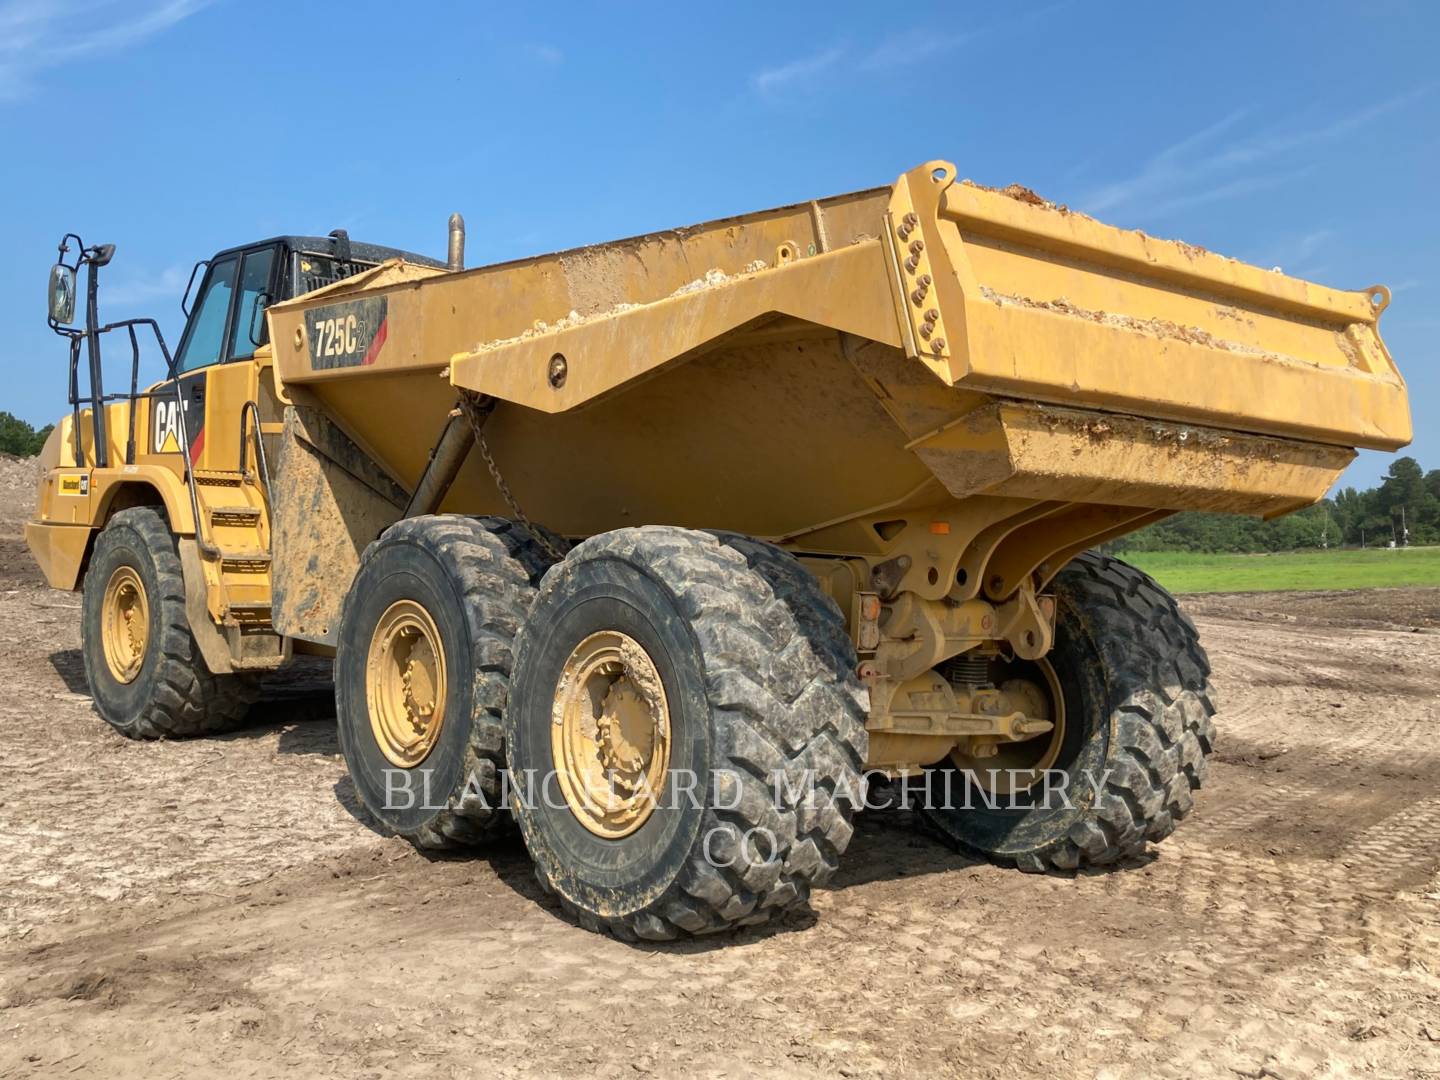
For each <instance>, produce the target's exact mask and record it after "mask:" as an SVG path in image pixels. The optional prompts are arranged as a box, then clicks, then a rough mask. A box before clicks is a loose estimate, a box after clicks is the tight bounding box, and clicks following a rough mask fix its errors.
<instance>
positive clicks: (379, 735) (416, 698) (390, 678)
mask: <svg viewBox="0 0 1440 1080" xmlns="http://www.w3.org/2000/svg"><path fill="white" fill-rule="evenodd" d="M365 683H366V687H365V689H366V699H367V702H366V703H367V705H368V706H369V710H370V729H371V731H372V732H373V734H374V736H375V742H376V745H377V746H379V748H380V752H381V753H382V754H384V755H385V757H386V759H387V760H389V761H390V762H391V763H392V764H395V765H398V766H400V767H401V768H404V769H412V768H414V767H415V766H416V765H419V764H420V763H421V762H422V761H424V760H425V759H426V758H427V757H429V756H430V752H431V751H432V750H433V749H434V748H435V744H436V743H437V742H438V741H439V739H440V731H441V729H442V728H443V727H444V724H445V694H446V688H447V679H446V671H445V651H444V649H443V648H442V647H441V645H440V631H439V629H438V628H437V627H436V626H435V620H434V619H432V618H431V617H430V613H429V612H428V611H426V610H425V609H424V608H423V607H422V606H421V605H420V604H418V603H416V602H415V601H413V600H397V601H396V602H395V603H393V604H391V605H390V606H389V607H388V608H386V609H385V614H383V615H382V616H380V621H379V622H378V623H377V624H376V626H375V633H374V634H373V635H372V637H371V639H370V650H369V653H368V655H367V661H366V679H365Z"/></svg>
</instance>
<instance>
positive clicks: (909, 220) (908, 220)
mask: <svg viewBox="0 0 1440 1080" xmlns="http://www.w3.org/2000/svg"><path fill="white" fill-rule="evenodd" d="M901 220H903V221H904V222H905V224H906V225H909V226H910V227H911V228H912V229H913V228H914V227H915V226H916V225H918V224H919V223H920V219H919V218H918V217H916V216H915V212H914V211H913V210H912V211H911V212H910V213H908V214H906V215H905V217H904V218H902V219H901Z"/></svg>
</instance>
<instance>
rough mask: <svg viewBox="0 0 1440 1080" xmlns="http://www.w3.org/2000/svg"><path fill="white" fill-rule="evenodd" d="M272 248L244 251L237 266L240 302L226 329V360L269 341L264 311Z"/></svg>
mask: <svg viewBox="0 0 1440 1080" xmlns="http://www.w3.org/2000/svg"><path fill="white" fill-rule="evenodd" d="M274 265H275V249H274V248H264V249H262V250H260V251H251V252H247V253H246V255H245V261H244V263H243V264H242V265H241V267H240V303H239V306H238V307H236V309H235V325H234V327H233V328H232V329H231V331H230V359H235V358H237V357H242V356H253V355H254V354H255V349H256V347H257V346H260V345H264V344H265V342H266V341H268V340H269V336H268V335H269V332H270V331H269V328H268V327H267V326H266V323H265V314H264V310H265V308H266V306H267V305H269V303H270V301H271V296H270V272H271V270H272V268H273V267H274Z"/></svg>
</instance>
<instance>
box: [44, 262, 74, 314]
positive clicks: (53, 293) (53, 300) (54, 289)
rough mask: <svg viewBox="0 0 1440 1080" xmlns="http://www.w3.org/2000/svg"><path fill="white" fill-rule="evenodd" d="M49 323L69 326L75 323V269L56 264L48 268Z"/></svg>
mask: <svg viewBox="0 0 1440 1080" xmlns="http://www.w3.org/2000/svg"><path fill="white" fill-rule="evenodd" d="M50 321H51V322H53V323H55V324H56V325H58V326H69V325H70V324H71V323H73V322H74V321H75V269H74V267H70V266H64V265H62V264H61V263H56V264H55V265H54V266H52V267H51V268H50Z"/></svg>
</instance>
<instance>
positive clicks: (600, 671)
mask: <svg viewBox="0 0 1440 1080" xmlns="http://www.w3.org/2000/svg"><path fill="white" fill-rule="evenodd" d="M551 716H552V720H553V723H552V725H551V752H552V755H553V759H554V765H555V772H556V775H557V777H558V780H559V784H560V790H561V791H562V792H563V793H564V796H565V801H566V803H567V804H568V805H569V807H570V810H571V811H572V812H573V813H574V814H575V817H576V819H577V820H579V822H580V823H581V824H582V825H583V826H585V828H586V829H588V830H590V831H591V832H592V833H595V834H596V835H597V836H603V837H605V838H607V839H612V840H616V839H619V838H621V837H623V836H629V835H630V834H631V833H633V832H634V831H635V830H636V829H638V828H640V826H642V825H643V824H645V822H646V821H647V820H648V819H649V817H650V815H651V814H652V813H653V812H654V809H655V803H656V799H657V797H658V795H659V792H660V787H661V784H662V782H663V780H664V777H665V773H666V770H667V769H668V768H669V765H670V709H669V704H668V702H667V700H666V697H665V688H664V686H663V685H662V684H661V681H660V673H659V671H658V670H657V669H656V667H655V662H654V661H653V660H651V659H650V656H649V654H648V653H646V652H645V650H644V648H642V647H641V645H640V644H639V642H637V641H636V640H635V639H634V638H632V637H629V636H628V635H626V634H622V633H620V632H619V631H613V630H606V631H601V632H600V633H596V634H591V635H590V636H589V637H587V638H586V639H585V640H584V641H582V642H580V644H579V645H577V646H576V647H575V649H574V651H572V652H571V654H570V657H569V659H567V660H566V661H565V665H564V667H563V668H562V669H561V672H560V680H559V682H558V684H557V685H556V688H555V699H554V704H553V707H552V711H551Z"/></svg>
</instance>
